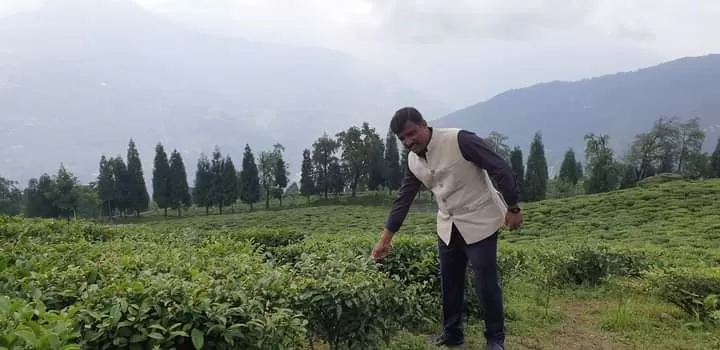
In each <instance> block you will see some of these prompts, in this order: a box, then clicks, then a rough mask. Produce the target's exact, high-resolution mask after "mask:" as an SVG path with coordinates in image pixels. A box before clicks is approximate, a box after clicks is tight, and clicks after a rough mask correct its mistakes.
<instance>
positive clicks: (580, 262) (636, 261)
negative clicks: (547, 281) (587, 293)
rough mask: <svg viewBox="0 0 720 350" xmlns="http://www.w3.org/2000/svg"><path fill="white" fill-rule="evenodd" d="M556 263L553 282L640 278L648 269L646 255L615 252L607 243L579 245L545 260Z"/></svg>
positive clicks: (587, 281)
mask: <svg viewBox="0 0 720 350" xmlns="http://www.w3.org/2000/svg"><path fill="white" fill-rule="evenodd" d="M544 261H545V262H546V263H550V264H557V266H554V268H553V269H554V271H555V273H554V277H553V279H554V283H556V284H577V285H583V284H587V285H598V284H600V283H602V281H603V280H605V279H606V278H607V277H608V276H611V275H615V276H623V277H639V276H642V274H643V273H644V271H645V270H646V268H647V266H648V265H647V262H646V259H645V257H644V255H642V254H640V253H635V252H630V251H627V252H625V251H613V250H610V249H609V248H607V247H604V246H598V247H591V246H585V245H583V246H579V247H577V248H573V249H571V250H569V251H568V252H567V254H565V255H564V257H560V256H556V257H555V258H548V259H547V260H544Z"/></svg>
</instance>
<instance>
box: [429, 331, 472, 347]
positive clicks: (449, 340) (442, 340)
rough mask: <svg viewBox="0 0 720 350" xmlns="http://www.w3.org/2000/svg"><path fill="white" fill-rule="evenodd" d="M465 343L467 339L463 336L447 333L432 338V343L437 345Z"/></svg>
mask: <svg viewBox="0 0 720 350" xmlns="http://www.w3.org/2000/svg"><path fill="white" fill-rule="evenodd" d="M464 343H465V339H464V337H462V336H457V337H451V336H449V335H448V334H446V333H441V334H440V335H436V336H434V337H432V338H431V339H430V344H432V345H435V346H459V345H463V344H464Z"/></svg>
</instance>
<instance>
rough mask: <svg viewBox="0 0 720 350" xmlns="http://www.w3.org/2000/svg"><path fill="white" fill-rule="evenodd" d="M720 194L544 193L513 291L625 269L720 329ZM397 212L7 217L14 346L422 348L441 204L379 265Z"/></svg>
mask: <svg viewBox="0 0 720 350" xmlns="http://www.w3.org/2000/svg"><path fill="white" fill-rule="evenodd" d="M719 193H720V187H718V186H717V184H715V183H710V184H708V183H700V184H688V183H680V184H667V185H658V186H656V187H652V188H648V189H635V190H632V191H625V192H618V193H613V194H606V195H603V196H588V197H582V198H576V199H571V200H558V201H548V202H543V203H538V204H535V205H532V206H528V214H527V220H528V225H527V227H526V228H524V229H523V230H520V231H518V232H505V233H503V235H502V238H503V239H502V240H501V244H500V254H499V259H500V270H501V276H502V279H503V281H502V283H503V284H504V285H505V286H506V291H507V295H508V296H509V297H510V298H512V297H513V295H514V294H516V293H526V294H528V295H531V296H530V297H529V299H528V300H531V301H532V303H533V304H534V306H532V307H534V308H535V309H536V310H537V312H545V313H549V312H551V311H550V305H549V298H550V297H551V296H552V295H554V294H556V293H562V291H564V290H568V289H571V288H574V286H578V285H581V284H585V285H590V286H599V285H602V284H607V283H620V282H622V283H623V285H624V286H626V287H627V288H629V289H630V290H632V292H633V293H640V294H642V295H647V296H648V297H654V298H658V299H659V300H661V301H662V302H664V303H667V304H669V305H674V306H676V307H677V309H678V310H680V311H681V312H683V313H684V316H683V317H685V319H686V321H687V322H693V321H698V322H701V323H702V324H703V325H704V326H703V327H706V329H709V330H710V331H709V332H710V333H709V334H710V336H706V338H704V339H717V337H716V336H720V332H719V331H718V322H720V308H719V307H718V304H719V303H718V299H717V295H720V272H719V271H718V268H717V267H715V266H717V262H718V261H719V260H718V259H719V257H718V255H719V254H720V252H718V250H717V249H716V248H717V245H718V242H717V240H712V239H709V240H708V239H706V237H708V236H711V235H713V234H716V232H717V231H715V229H714V227H720V226H714V225H719V224H718V222H720V210H718V209H720V208H718V206H720V201H716V200H717V199H720V196H718V194H719ZM659 194H662V196H660V195H659ZM660 200H666V201H667V202H665V203H659V201H660ZM583 203H584V204H583ZM601 207H602V208H603V211H604V213H602V212H600V210H599V208H601ZM685 208H687V209H688V210H690V209H691V208H694V209H695V210H696V213H697V214H698V215H695V216H688V215H686V213H685V212H684V211H685ZM385 210H386V209H385V208H371V207H328V208H312V209H294V210H291V211H286V212H274V213H253V214H249V215H236V216H215V217H206V218H193V219H191V220H172V221H167V222H163V223H157V224H148V225H123V226H106V225H99V224H91V223H84V222H60V221H43V220H22V219H15V218H2V219H0V295H2V297H0V348H8V349H14V348H23V347H30V348H34V349H71V348H75V349H77V348H87V349H110V348H131V349H150V348H158V349H171V348H174V349H199V348H207V349H236V348H239V349H293V348H297V349H300V348H308V347H309V346H313V347H315V348H321V347H322V346H328V347H330V348H332V349H376V348H388V349H389V348H392V349H405V348H407V349H417V348H421V344H420V343H419V341H420V339H421V338H414V337H407V336H405V335H407V334H410V333H426V332H429V331H430V330H432V329H436V328H437V325H438V319H437V318H438V315H439V314H440V312H439V308H440V307H439V305H438V300H439V298H438V293H439V286H438V265H437V255H436V251H435V245H436V238H435V236H434V235H433V234H432V223H433V221H432V219H433V215H432V214H431V213H422V212H415V213H412V214H411V215H410V216H409V218H408V221H407V224H406V225H405V226H404V229H403V233H402V234H399V235H398V237H396V239H395V240H394V248H393V250H392V252H391V254H390V255H389V257H388V259H387V260H386V261H383V262H382V264H375V263H373V262H371V261H370V260H369V258H368V256H369V252H370V249H371V248H372V245H373V244H374V243H375V242H376V239H377V233H376V232H377V231H378V228H379V226H380V225H381V224H382V220H383V218H384V213H385ZM603 215H606V216H603ZM643 215H644V216H643ZM653 230H654V233H653ZM657 237H664V238H665V239H657ZM682 241H684V242H686V243H685V244H684V245H683V244H682V243H681V242H682ZM703 244H704V245H705V246H702V245H703ZM667 247H671V248H667ZM470 278H472V274H471V273H469V274H468V279H470ZM618 281H620V282H618ZM471 293H473V291H472V289H471V288H468V290H467V297H468V298H467V301H468V304H469V305H468V308H469V309H468V310H471V309H472V310H477V308H476V307H477V305H476V301H475V298H474V296H473V295H472V294H471ZM527 310H528V309H522V310H520V309H519V308H517V306H516V304H515V303H509V304H508V307H507V310H506V313H507V317H508V319H509V320H510V322H513V321H514V320H518V319H522V318H523V317H524V315H522V314H521V313H522V312H526V311H527ZM469 315H470V317H471V319H474V320H480V319H481V318H482V312H480V313H475V312H470V313H469ZM408 332H409V333H408ZM704 334H708V333H707V332H706V333H704ZM713 334H714V335H713ZM718 342H720V340H718Z"/></svg>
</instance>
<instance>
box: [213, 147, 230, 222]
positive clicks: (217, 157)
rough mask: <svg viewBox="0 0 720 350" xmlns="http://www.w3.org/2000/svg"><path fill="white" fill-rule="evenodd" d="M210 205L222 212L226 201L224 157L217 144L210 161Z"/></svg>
mask: <svg viewBox="0 0 720 350" xmlns="http://www.w3.org/2000/svg"><path fill="white" fill-rule="evenodd" d="M210 174H211V175H210V195H209V197H210V203H209V204H210V205H211V206H217V207H218V209H219V211H220V214H221V215H222V213H223V208H224V207H225V205H226V204H227V203H226V198H225V197H226V195H225V187H226V186H225V184H224V182H223V159H222V154H221V153H220V148H219V147H217V146H215V149H214V150H213V154H212V160H211V161H210Z"/></svg>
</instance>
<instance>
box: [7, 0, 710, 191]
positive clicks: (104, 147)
mask: <svg viewBox="0 0 720 350" xmlns="http://www.w3.org/2000/svg"><path fill="white" fill-rule="evenodd" d="M717 96H720V55H708V56H703V57H694V58H683V59H679V60H675V61H671V62H666V63H662V64H660V65H657V66H654V67H648V68H643V69H640V70H638V71H634V72H624V73H618V74H613V75H607V76H601V77H596V78H591V79H585V80H582V81H575V82H559V81H555V82H548V83H541V84H537V85H534V86H529V87H525V88H520V89H516V90H511V91H507V92H503V93H501V94H499V95H497V96H495V97H493V98H491V99H489V100H487V101H484V102H481V103H478V104H475V105H472V106H468V107H467V108H464V109H461V110H458V111H454V112H451V113H449V114H448V112H450V111H448V110H447V108H446V107H445V106H443V104H442V103H439V102H436V101H435V100H433V99H432V98H431V97H429V96H428V95H426V94H424V93H423V92H420V91H416V90H414V89H412V88H410V87H408V86H404V85H403V84H402V83H401V82H400V81H399V80H398V79H396V78H395V77H393V76H392V75H391V74H389V73H388V72H384V71H380V70H378V69H375V68H373V67H372V66H369V65H366V64H364V63H363V62H361V61H359V60H356V59H354V58H353V57H352V56H349V55H346V54H343V53H339V52H334V51H330V50H326V49H321V48H313V47H298V46H288V45H280V44H271V43H262V42H254V41H250V40H246V39H242V38H237V37H223V36H218V35H210V34H205V33H202V32H198V31H194V30H192V29H190V28H188V27H185V26H183V25H181V24H179V23H176V22H173V21H171V20H168V19H166V18H164V17H161V16H159V15H156V14H154V13H151V12H148V11H146V10H145V9H143V8H141V7H139V6H138V5H136V4H135V3H133V2H132V1H130V0H92V1H91V0H62V1H60V0H57V1H49V2H47V4H46V6H44V7H43V8H41V9H38V10H34V11H28V12H23V13H17V14H14V15H12V16H9V17H6V18H2V19H0V176H3V177H5V178H9V179H13V180H17V181H19V182H20V185H21V186H24V185H25V184H26V183H27V181H28V179H30V178H31V177H38V176H40V175H41V174H42V173H54V172H55V171H56V170H57V168H58V166H59V164H60V162H62V163H63V164H64V165H65V166H66V167H67V168H68V169H70V170H71V171H73V172H74V173H75V174H76V175H77V176H78V178H79V179H80V180H81V181H82V182H87V181H92V180H94V178H95V176H96V173H97V171H98V163H99V160H100V156H101V155H107V156H115V155H121V156H123V157H124V156H125V152H126V150H127V145H128V141H129V139H130V138H132V139H133V140H134V141H135V143H136V145H137V146H138V149H139V151H140V155H141V159H142V162H143V167H144V171H145V176H146V177H147V178H148V183H150V182H149V179H150V176H151V174H152V161H153V157H154V147H155V144H156V143H157V142H162V143H163V144H164V145H165V148H166V150H168V152H169V151H170V150H172V149H175V148H176V149H178V150H179V151H180V152H181V153H182V155H183V157H184V160H185V165H186V167H187V169H188V175H189V176H190V179H191V180H192V179H193V178H194V173H195V165H196V161H197V158H198V156H199V155H200V153H201V152H204V153H206V154H210V153H211V152H212V151H213V148H214V147H215V146H218V147H219V148H220V150H221V152H223V154H230V155H231V156H232V157H233V160H234V163H235V164H236V165H239V164H241V157H242V152H243V148H244V146H245V144H246V143H247V144H250V146H251V147H252V148H253V150H254V151H256V152H257V151H261V150H267V149H271V147H272V145H273V144H275V143H277V142H279V143H281V144H283V145H284V146H285V148H286V159H287V161H288V162H289V163H290V164H289V165H290V169H291V171H292V172H293V173H297V172H298V171H299V168H300V161H301V155H302V149H303V148H309V147H311V146H312V143H313V141H314V140H315V139H317V138H318V137H319V136H321V135H322V134H323V133H324V132H327V133H328V134H335V133H336V132H338V131H341V130H343V129H346V128H347V127H349V126H350V125H359V124H360V123H362V122H363V121H368V122H370V124H371V125H372V126H373V127H375V128H376V129H377V131H378V133H380V134H381V135H382V136H384V135H385V133H386V132H387V127H388V122H389V118H390V117H391V115H392V112H393V111H394V110H395V109H397V108H399V107H402V106H406V105H412V106H416V107H418V108H419V109H420V110H421V111H423V113H424V114H425V115H426V116H428V118H429V119H432V123H433V125H435V126H451V127H462V128H467V129H470V130H472V131H475V132H477V133H478V134H481V135H487V134H489V133H490V132H491V131H497V132H500V133H503V134H505V135H507V136H509V141H508V142H509V144H510V145H511V146H514V145H519V146H521V147H522V148H523V149H524V150H527V149H528V147H529V144H530V141H531V139H532V136H533V134H534V133H535V132H536V131H541V132H542V134H543V138H544V141H545V146H546V152H547V154H548V158H549V163H550V164H551V165H552V164H559V161H560V160H561V159H562V155H563V153H564V152H565V150H567V148H569V147H572V148H574V149H575V150H576V152H582V151H583V135H584V134H586V133H589V132H595V133H607V134H609V135H610V136H611V137H612V139H611V140H612V141H613V143H614V145H617V147H624V146H626V144H627V143H629V142H630V141H631V140H632V137H633V136H634V135H635V134H637V133H639V132H643V131H645V130H646V129H648V128H649V127H651V125H652V122H653V120H655V119H657V118H658V117H660V116H663V115H668V116H679V117H681V118H690V117H700V118H702V123H703V125H704V126H705V127H706V128H707V130H708V131H709V135H708V140H710V139H711V138H712V137H715V138H716V137H717V135H718V131H719V130H720V116H719V115H718V114H717V112H716V111H718V110H720V99H719V98H717ZM713 142H714V140H713ZM710 143H711V142H708V141H706V145H709V144H710ZM618 151H621V148H618ZM526 152H527V151H526Z"/></svg>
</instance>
